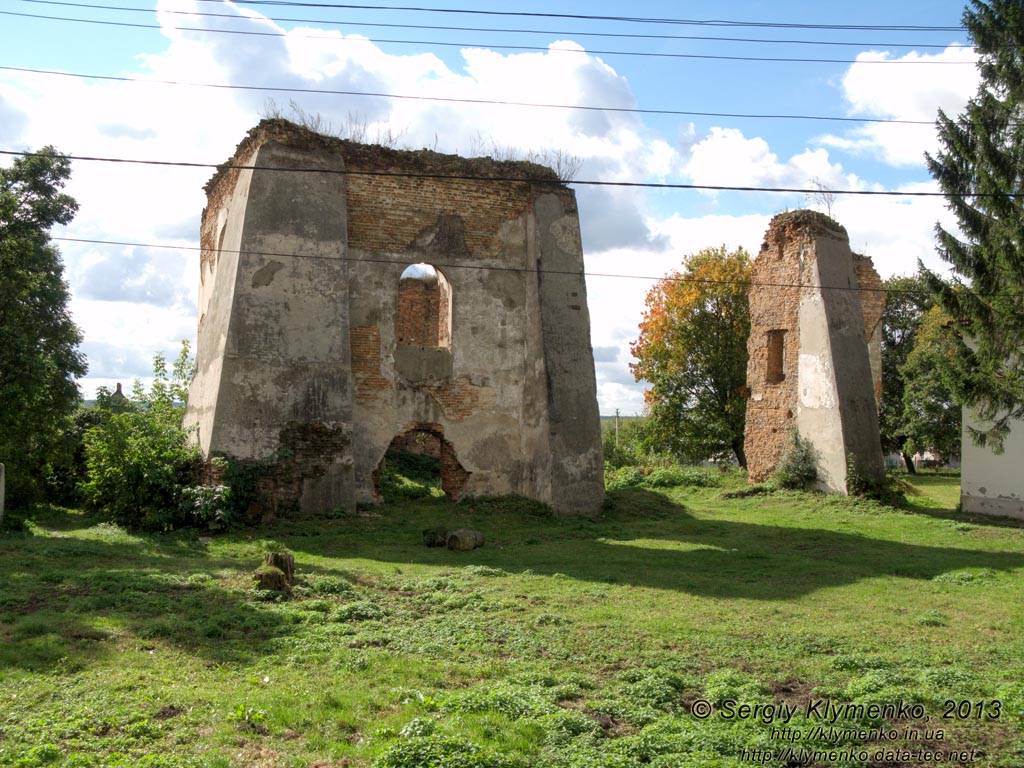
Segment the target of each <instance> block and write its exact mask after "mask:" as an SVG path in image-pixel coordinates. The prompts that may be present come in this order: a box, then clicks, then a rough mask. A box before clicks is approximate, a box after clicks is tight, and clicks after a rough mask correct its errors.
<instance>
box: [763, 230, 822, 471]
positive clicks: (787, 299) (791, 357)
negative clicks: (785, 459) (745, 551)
mask: <svg viewBox="0 0 1024 768" xmlns="http://www.w3.org/2000/svg"><path fill="white" fill-rule="evenodd" d="M823 218H824V217H823ZM821 225H822V226H824V225H825V222H821ZM800 227H801V221H800V220H797V219H781V220H780V217H776V219H773V220H772V226H771V228H770V229H769V230H768V232H767V234H766V235H765V239H764V243H763V244H762V245H761V250H760V252H759V253H758V256H757V258H756V259H755V260H754V264H753V268H752V270H751V276H750V281H751V284H752V286H751V289H750V293H749V297H750V337H749V339H748V341H747V354H748V355H749V362H748V363H747V388H748V390H749V391H750V398H749V399H748V403H747V421H746V430H745V433H744V437H745V440H744V446H743V450H744V453H745V454H746V458H747V472H748V473H749V477H750V480H751V482H762V481H764V480H767V479H768V478H769V477H770V476H771V474H772V472H773V471H774V470H775V465H776V464H777V463H778V459H779V457H780V456H782V454H783V453H784V452H785V451H786V448H787V447H788V446H789V443H790V433H791V432H792V427H793V422H794V418H795V416H796V400H797V363H798V360H799V356H800V349H799V346H800V334H799V332H798V327H799V326H798V324H799V317H798V310H799V304H800V288H799V286H800V285H802V279H803V277H802V273H801V266H802V260H801V255H800V254H801V247H802V242H801V238H800V237H798V236H797V233H798V232H799V230H800ZM772 334H780V335H782V339H783V344H782V377H781V378H778V377H773V376H769V373H770V371H769V365H768V362H769V361H768V357H769V350H770V347H769V337H770V335H772Z"/></svg>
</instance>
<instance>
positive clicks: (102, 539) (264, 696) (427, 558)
mask: <svg viewBox="0 0 1024 768" xmlns="http://www.w3.org/2000/svg"><path fill="white" fill-rule="evenodd" d="M692 472H693V471H692V470H688V471H687V472H686V473H684V475H681V477H684V479H685V484H681V485H668V486H666V487H661V482H662V481H660V480H659V481H658V482H656V483H653V486H654V487H629V488H622V489H620V490H616V491H613V492H611V493H610V494H609V499H608V502H607V503H606V505H605V509H604V510H603V512H602V514H601V515H600V516H599V517H598V518H597V519H595V520H559V519H556V518H554V517H552V516H551V514H550V512H549V511H548V510H547V509H546V508H544V507H542V506H540V505H536V504H533V503H530V502H526V501H523V500H517V499H492V500H476V501H467V502H465V503H462V504H458V505H452V504H449V503H447V502H446V501H445V500H443V499H438V498H434V497H425V498H408V497H407V496H404V495H402V494H399V498H398V500H396V501H394V502H393V503H391V504H389V505H387V506H385V507H381V508H377V509H374V510H371V511H369V512H364V513H361V514H359V515H353V516H340V517H334V518H323V519H316V520H312V521H305V522H302V521H289V520H283V521H280V522H279V523H277V524H275V525H273V526H270V527H265V528H260V529H245V530H240V531H235V532H232V533H229V534H222V535H218V536H215V537H213V538H206V537H203V538H200V537H199V535H198V534H196V533H194V532H182V533H175V534H164V535H132V534H128V533H125V532H123V531H121V530H120V529H118V528H116V527H114V526H111V525H106V524H97V523H96V521H95V520H93V519H90V518H89V517H87V516H84V515H82V514H79V513H76V512H68V511H62V510H53V511H50V512H47V513H43V514H40V515H38V516H37V517H36V519H35V521H34V522H33V523H31V524H29V526H28V528H27V530H24V531H21V532H4V533H2V534H0V562H3V564H4V568H3V573H4V576H3V580H2V582H0V584H2V586H0V765H14V766H23V767H29V766H57V767H59V768H72V767H75V768H79V767H82V768H84V767H86V766H150V768H175V767H184V766H209V767H210V768H213V767H215V766H318V768H326V766H377V767H378V768H388V767H402V768H405V767H409V768H412V766H416V767H417V768H418V767H419V766H429V765H436V766H451V767H452V768H456V767H458V768H468V767H470V766H477V767H482V768H486V767H488V766H523V767H524V768H525V766H546V767H547V768H589V767H590V766H662V768H667V766H672V767H673V768H686V767H687V766H694V767H696V766H741V765H751V764H755V763H753V762H750V761H748V760H744V759H743V755H744V750H747V752H746V754H747V755H750V754H752V753H751V750H769V751H774V752H775V753H778V752H779V750H780V749H782V748H785V747H787V746H793V745H790V744H788V743H783V742H781V741H779V740H778V739H774V740H773V738H772V730H771V727H772V725H773V724H772V723H768V722H766V721H767V719H768V718H767V716H766V715H765V712H766V710H759V712H760V713H761V715H760V717H758V718H746V719H733V720H726V719H724V718H723V717H722V714H723V709H722V707H728V706H729V705H727V704H725V702H727V701H728V700H730V699H734V700H736V702H737V703H739V704H750V705H754V704H774V705H779V704H783V703H785V704H789V705H792V706H795V707H797V709H798V711H799V712H804V711H805V710H806V705H807V702H808V701H819V700H824V699H828V700H830V701H832V702H834V703H839V704H843V703H860V704H869V703H880V704H884V703H887V702H898V701H905V702H908V703H915V702H919V703H921V704H922V706H923V707H924V709H925V710H926V713H927V715H928V716H929V717H930V718H931V719H930V721H928V722H924V721H916V720H915V721H905V720H904V721H899V720H896V721H890V723H889V724H890V725H891V726H892V727H894V728H897V729H899V730H900V732H901V733H902V732H903V730H904V729H905V728H906V727H916V728H919V729H920V733H919V735H920V736H921V739H925V737H927V742H925V741H921V740H918V741H916V742H914V741H912V742H910V743H908V744H906V746H907V747H908V749H921V748H923V746H922V745H924V746H930V748H932V749H935V748H938V749H943V750H951V749H954V748H958V749H968V750H970V749H974V750H977V751H978V752H977V754H976V758H975V760H974V761H973V763H972V764H973V765H977V766H1007V767H1009V766H1019V765H1021V764H1024V684H1022V682H1021V681H1022V680H1024V612H1022V611H1021V610H1020V606H1021V604H1022V603H1024V532H1022V529H1021V528H1020V527H1019V526H1018V525H1016V524H1013V523H1011V522H1009V521H1005V520H999V519H987V518H976V517H972V518H968V517H966V516H963V515H960V514H958V513H956V512H955V510H954V507H955V505H956V503H957V501H958V493H957V482H958V478H957V477H956V476H955V475H949V474H930V473H929V474H927V475H919V476H917V477H914V478H910V483H911V484H912V487H911V492H910V494H909V495H908V503H907V505H906V507H905V508H902V509H893V508H890V507H886V506H883V505H880V504H878V503H876V502H871V501H864V500H854V499H846V498H838V497H824V496H818V495H811V494H803V493H797V492H775V493H769V494H766V495H759V496H752V497H747V498H730V499H726V498H723V496H722V494H723V492H726V491H728V490H729V489H736V488H738V487H740V486H741V484H742V482H743V480H742V478H741V477H740V476H739V475H738V474H735V473H719V472H718V471H717V470H716V471H713V472H709V473H708V474H707V476H706V480H707V482H706V483H702V482H697V478H695V477H694V476H693V475H692ZM666 477H668V476H667V475H666ZM669 479H671V478H669ZM666 482H667V481H666ZM648 485H652V483H650V482H649V483H648ZM435 526H446V527H448V528H449V529H452V528H456V527H463V526H465V527H473V528H477V529H479V530H481V531H482V532H483V533H484V534H485V536H486V538H487V543H486V546H484V547H483V548H481V549H478V550H475V551H473V552H465V553H455V552H449V551H447V550H445V549H428V548H426V547H424V546H423V545H422V542H421V532H422V530H423V529H426V528H431V527H435ZM283 547H286V548H288V549H289V550H290V551H292V552H293V553H294V555H295V560H296V566H297V576H298V579H299V581H298V583H297V584H296V586H295V589H294V592H293V594H292V595H291V596H289V597H287V598H279V597H275V596H274V595H268V594H263V593H259V592H257V591H256V590H255V588H254V586H253V580H252V577H251V573H252V571H253V570H255V568H256V567H257V566H258V565H259V564H260V563H261V561H262V556H263V553H264V552H266V551H268V550H272V549H276V548H283ZM698 699H707V700H708V701H710V702H712V703H713V704H715V705H716V707H718V710H717V711H716V712H715V713H714V714H713V715H712V716H711V717H710V718H708V719H706V720H701V719H699V718H697V717H695V716H694V715H693V714H692V713H691V707H692V706H693V703H694V702H695V701H696V700H698ZM994 699H999V700H1000V701H1002V708H1001V710H1000V717H999V718H998V719H984V718H983V719H982V720H977V719H974V718H973V717H971V718H968V719H958V720H943V719H942V718H941V715H942V714H943V709H944V702H945V701H946V700H955V701H960V700H967V701H969V702H978V701H984V702H989V701H992V700H994ZM991 706H992V705H986V708H987V711H988V712H991V711H992V709H991ZM972 714H973V713H972ZM818 724H820V721H819V720H817V719H815V716H814V715H813V714H812V715H811V717H810V718H808V717H806V716H804V715H803V714H797V715H796V716H795V717H794V718H793V720H792V721H791V722H790V723H789V726H790V727H795V728H798V729H800V730H801V732H802V733H801V738H800V739H799V740H798V741H797V743H796V745H795V746H796V748H797V749H800V748H807V749H825V748H828V747H830V746H835V745H834V744H831V745H830V743H829V742H828V740H827V737H825V736H822V735H821V734H818V735H816V736H813V737H812V736H811V731H812V728H813V726H815V725H818ZM774 725H775V726H776V727H778V726H779V723H778V722H775V723H774ZM826 725H827V723H826ZM839 725H840V726H848V727H854V726H855V727H857V728H860V727H873V726H874V727H877V726H880V725H882V722H881V721H880V720H878V719H875V720H872V719H871V718H865V719H863V720H857V721H856V722H854V721H851V720H850V719H849V718H846V719H843V720H841V721H840V722H839ZM939 728H941V729H942V730H943V733H942V734H941V736H942V738H939V737H938V735H937V734H936V733H935V731H936V729H939ZM901 743H902V742H895V746H894V743H893V742H885V743H884V744H879V743H878V742H868V743H864V742H863V741H861V742H858V741H857V739H852V740H850V739H847V740H846V741H842V742H841V745H843V744H845V746H846V748H847V749H853V747H855V746H857V745H858V744H863V748H864V749H867V750H868V751H869V753H870V755H871V757H869V759H868V760H866V761H859V760H847V761H819V764H820V765H851V766H852V765H883V764H884V765H887V766H888V765H903V764H905V765H918V764H922V762H921V761H920V760H914V759H907V760H902V761H901V760H900V759H892V760H888V761H887V762H886V761H885V760H884V759H879V760H875V759H874V757H873V756H874V755H875V753H876V752H877V750H879V749H882V748H885V749H894V748H895V747H896V746H899V745H900V744H901ZM883 758H884V756H883ZM768 764H769V765H776V766H780V765H783V762H782V761H780V760H774V761H770V762H769V763H768ZM946 764H948V763H946Z"/></svg>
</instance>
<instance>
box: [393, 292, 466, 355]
mask: <svg viewBox="0 0 1024 768" xmlns="http://www.w3.org/2000/svg"><path fill="white" fill-rule="evenodd" d="M451 336H452V333H451V290H450V289H449V287H448V282H447V281H446V280H445V279H444V278H443V277H440V276H439V277H436V278H431V279H424V278H405V279H403V280H402V281H401V282H400V283H399V286H398V327H397V329H396V340H397V342H398V343H399V344H405V345H407V346H413V347H449V346H451Z"/></svg>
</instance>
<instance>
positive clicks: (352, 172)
mask: <svg viewBox="0 0 1024 768" xmlns="http://www.w3.org/2000/svg"><path fill="white" fill-rule="evenodd" d="M36 154H37V153H35V152H26V151H19V150H12V149H0V155H15V156H19V157H35V156H36ZM64 157H66V158H67V159H69V160H79V161H83V162H99V163H114V164H125V165H152V166H159V167H168V168H213V169H218V170H238V171H274V172H275V173H327V174H337V175H342V176H382V177H391V178H404V179H438V180H448V181H478V182H492V183H493V182H511V183H520V184H531V183H532V184H550V185H562V184H573V185H579V186H593V187H621V188H627V189H689V190H704V191H710V192H781V193H786V194H802V195H810V194H820V193H821V191H822V190H821V189H819V188H803V187H751V186H732V185H727V184H680V183H669V182H655V181H607V180H596V179H574V180H572V181H566V182H563V181H561V180H558V179H552V178H550V177H549V178H542V177H535V176H475V175H472V174H463V173H414V172H407V171H370V170H356V169H349V168H345V169H341V168H278V167H274V166H269V165H240V164H237V163H230V162H229V163H197V162H184V161H174V160H139V159H134V158H125V157H97V156H90V155H64ZM827 191H828V192H829V193H830V194H835V195H858V196H866V197H944V196H945V195H944V194H943V193H942V192H923V191H921V192H907V191H896V190H879V189H829V190H827ZM1016 194H1017V193H1012V192H972V193H970V194H969V195H968V196H969V197H975V198H982V197H1007V196H1012V195H1016Z"/></svg>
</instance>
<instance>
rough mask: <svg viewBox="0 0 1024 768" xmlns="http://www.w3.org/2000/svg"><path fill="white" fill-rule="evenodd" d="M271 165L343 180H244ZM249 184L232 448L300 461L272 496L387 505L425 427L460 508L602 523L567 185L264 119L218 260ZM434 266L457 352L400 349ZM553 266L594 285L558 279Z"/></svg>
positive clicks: (582, 293) (230, 352) (226, 387)
mask: <svg viewBox="0 0 1024 768" xmlns="http://www.w3.org/2000/svg"><path fill="white" fill-rule="evenodd" d="M242 158H245V159H244V160H242ZM253 162H255V164H257V165H260V166H271V167H278V166H279V165H281V164H283V165H284V166H287V167H288V168H294V169H304V168H323V169H325V170H327V171H328V173H309V174H306V173H278V172H275V171H273V170H263V169H261V170H256V171H245V170H241V171H240V170H239V169H237V168H232V167H230V166H232V165H240V164H250V163H253ZM339 171H341V172H339ZM246 173H251V174H252V176H253V178H254V180H258V181H259V183H258V184H256V185H255V187H254V189H255V190H256V192H257V194H255V195H254V196H253V197H252V198H251V199H249V200H247V201H246V202H245V205H243V206H242V208H243V210H241V211H239V212H237V213H238V216H236V217H234V218H232V219H231V220H232V222H238V221H240V220H241V219H243V218H244V222H245V224H244V237H243V238H242V243H241V245H239V246H236V247H238V248H240V249H241V250H242V251H243V254H242V256H241V258H240V260H239V268H238V270H237V274H236V275H235V277H234V282H233V286H234V294H233V295H232V296H231V297H229V298H228V304H229V306H230V307H231V313H232V318H233V322H234V328H235V330H234V331H229V333H228V334H227V335H228V340H227V344H226V351H225V355H224V360H225V361H226V362H225V370H224V372H223V375H222V376H221V377H220V379H219V381H218V386H219V388H220V391H221V399H222V400H223V399H225V397H224V396H223V393H224V392H227V397H226V402H228V403H229V405H230V407H229V408H227V409H226V411H222V413H224V415H226V416H229V417H230V418H228V419H227V420H226V421H225V424H226V427H225V433H226V435H227V437H226V439H225V440H223V441H222V443H223V445H224V448H223V449H224V451H225V452H226V453H230V454H232V455H240V456H243V457H244V456H248V455H251V456H252V457H253V458H263V457H266V456H268V455H271V454H274V452H275V451H278V450H279V449H284V451H285V453H284V454H282V455H284V456H287V457H290V458H286V459H281V458H279V459H277V460H276V465H275V466H276V469H275V470H274V472H273V473H271V475H270V476H268V479H267V483H266V485H267V487H266V488H265V489H264V490H265V492H266V493H267V494H268V495H270V496H272V497H274V498H275V499H276V498H277V497H280V499H279V500H280V501H282V503H287V502H288V500H289V499H290V500H292V501H294V500H295V499H298V500H299V502H300V506H302V507H303V508H307V507H311V506H317V505H320V506H324V505H326V508H334V506H337V504H338V503H341V504H343V505H345V506H349V505H351V504H354V503H355V502H356V501H362V502H366V501H372V500H373V499H374V472H375V470H376V468H377V466H378V464H379V461H380V458H381V456H382V455H383V452H384V451H385V450H386V448H387V445H388V444H389V443H390V442H391V440H392V438H394V437H395V435H396V434H402V433H403V432H406V431H408V430H409V429H420V430H424V431H427V432H429V433H430V434H436V435H438V436H439V437H440V438H441V439H442V446H443V450H442V456H441V458H442V465H443V468H447V476H448V480H449V483H448V485H447V486H446V487H449V489H451V490H453V492H455V493H457V494H461V493H462V492H464V491H465V492H466V493H469V494H479V493H488V494H491V493H509V492H512V493H521V494H523V495H526V496H529V497H532V498H536V499H540V500H542V501H547V502H549V503H552V504H553V505H554V506H555V507H556V509H559V510H560V511H563V512H568V513H577V512H593V511H596V509H597V507H598V505H599V504H600V501H601V498H603V486H602V477H601V469H602V466H603V459H602V456H601V447H600V424H599V418H598V413H597V401H596V385H595V382H594V369H593V357H592V351H591V348H590V339H589V317H588V314H587V309H586V290H585V285H584V282H583V277H582V270H583V262H582V249H581V246H580V237H579V221H578V217H577V213H576V207H575V198H574V196H573V194H572V192H571V191H570V190H568V189H567V188H566V187H564V185H562V184H560V183H559V182H558V181H557V179H556V178H555V176H554V174H553V172H551V171H550V170H548V169H543V168H541V167H539V166H536V165H533V164H529V163H515V162H511V163H507V162H495V161H492V160H489V159H476V160H465V159H463V158H458V157H453V156H448V155H440V154H438V153H434V152H429V151H421V152H406V151H398V150H391V149H386V148H382V147H366V146H363V145H359V144H353V143H352V142H346V141H341V140H338V139H331V138H326V137H322V136H318V135H316V134H312V133H310V132H309V131H306V130H305V129H302V128H299V127H297V126H293V125H291V124H289V123H287V122H285V121H277V120H272V121H263V122H262V123H261V124H260V125H259V126H257V127H256V128H254V129H253V130H252V131H250V132H249V135H248V136H247V137H246V138H245V139H244V140H243V142H242V143H241V144H240V145H239V148H238V150H237V152H236V155H235V158H234V159H233V160H232V161H229V163H227V164H226V165H225V166H224V167H222V168H220V169H219V170H218V172H217V173H216V174H215V175H214V178H213V179H212V180H211V182H210V183H209V184H208V186H207V191H208V194H209V200H210V203H209V205H208V207H207V210H206V211H205V212H204V223H203V239H204V247H206V249H207V250H208V251H209V252H211V253H212V252H214V251H215V248H216V243H215V242H214V241H215V238H216V234H215V233H216V231H217V225H215V223H214V222H215V221H216V220H217V218H218V217H222V216H223V214H224V210H225V201H227V200H229V199H234V198H237V196H238V194H239V193H238V188H239V179H240V178H242V177H243V176H244V175H245V174H246ZM466 176H486V177H488V180H487V181H478V180H477V181H475V180H472V179H467V178H463V177H466ZM526 179H531V180H530V181H527V180H526ZM273 252H279V253H281V254H291V253H296V254H306V255H310V256H314V257H315V258H313V259H290V258H287V257H276V256H273V255H269V254H271V253H273ZM213 260H214V261H215V260H216V257H214V259H213ZM416 262H425V263H428V264H432V265H434V266H435V267H436V268H437V269H438V271H439V273H440V274H441V275H442V276H443V277H444V279H445V281H446V284H447V285H448V286H449V287H450V289H451V290H450V293H449V294H447V295H446V297H445V298H444V299H443V300H442V301H441V302H440V303H439V304H443V303H445V302H446V301H447V302H448V303H449V306H450V312H451V339H450V341H451V348H450V349H445V348H443V347H444V345H443V343H442V342H443V341H444V339H442V338H438V339H437V341H438V343H439V344H440V346H441V348H429V346H427V347H421V346H418V345H414V346H409V345H400V344H398V342H397V330H398V329H397V308H398V296H399V291H400V276H401V273H402V271H403V270H404V269H405V267H406V266H408V265H409V264H411V263H416ZM545 265H547V268H549V269H563V270H564V269H568V270H569V271H570V272H572V271H575V272H576V274H570V275H568V276H558V277H547V276H545V275H543V274H541V273H540V272H539V270H542V269H544V268H545ZM477 267H490V269H479V268H477ZM232 302H233V304H232ZM309 308H312V309H313V310H314V314H315V317H310V316H309V313H308V312H307V309H309ZM437 309H438V311H437V314H439V315H440V314H444V311H447V310H448V307H441V306H439V307H438V308H437ZM442 310H444V311H442ZM302 318H305V319H302ZM416 341H420V340H419V339H417V340H416ZM426 341H432V339H426ZM279 363H280V365H279ZM190 400H191V398H190ZM191 405H192V403H191V402H190V407H191ZM552 414H555V415H556V417H555V418H554V419H553V418H552ZM556 444H557V445H556ZM318 456H319V457H321V458H319V459H318V458H317V457H318ZM332 500H333V502H332ZM307 502H308V503H307Z"/></svg>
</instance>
